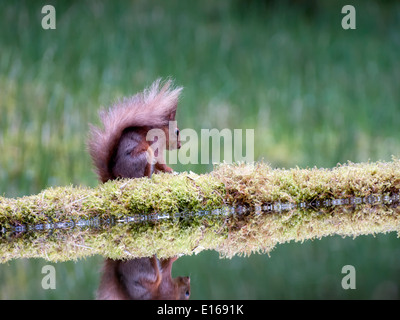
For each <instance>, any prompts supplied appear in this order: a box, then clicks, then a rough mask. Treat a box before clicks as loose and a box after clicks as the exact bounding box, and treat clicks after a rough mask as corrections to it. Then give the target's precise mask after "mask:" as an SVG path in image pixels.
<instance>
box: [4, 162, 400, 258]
mask: <svg viewBox="0 0 400 320" xmlns="http://www.w3.org/2000/svg"><path fill="white" fill-rule="evenodd" d="M399 177H400V162H399V160H397V159H393V161H392V162H389V163H384V162H376V163H364V164H353V163H348V164H346V165H338V166H337V167H335V168H333V169H317V168H312V169H299V168H295V169H289V170H283V169H272V168H271V167H270V166H268V165H267V164H264V163H255V164H252V165H244V164H235V165H226V164H224V165H221V166H218V167H216V168H215V170H214V171H213V172H211V173H210V174H205V175H196V174H193V173H190V174H189V173H181V174H179V175H170V174H159V175H154V176H153V177H152V178H151V179H147V178H142V179H125V180H119V181H111V182H107V183H105V184H102V185H99V186H98V187H97V188H94V189H90V188H85V187H73V186H69V187H58V188H49V189H46V190H43V191H42V192H41V193H40V194H38V195H33V196H27V197H22V198H16V199H11V198H4V197H0V226H1V229H11V228H14V231H13V232H6V233H2V238H1V241H0V256H1V261H2V262H5V261H8V260H10V259H14V258H19V257H43V258H46V259H48V260H52V261H64V260H71V259H78V258H81V257H85V256H89V255H94V254H100V255H103V256H106V257H110V258H120V259H122V258H133V257H141V256H150V255H152V254H155V253H156V254H157V255H158V256H159V257H167V256H172V255H177V254H188V255H189V254H193V253H197V252H200V251H202V250H208V249H211V250H217V251H218V252H220V253H221V255H222V256H227V257H231V256H233V255H248V254H251V253H253V252H269V251H270V250H272V249H273V248H274V247H275V246H276V245H277V244H279V243H284V242H288V241H304V240H307V239H315V238H321V237H324V236H329V235H333V234H340V235H343V236H353V237H354V236H358V235H360V234H375V233H380V232H392V231H397V232H399V230H400V220H399V210H400V209H399V207H397V206H395V205H391V204H383V203H382V202H381V203H379V204H370V203H368V202H367V201H364V203H361V204H354V205H339V206H334V205H328V206H325V207H318V208H317V210H312V208H311V207H310V206H304V208H303V207H302V208H297V209H296V210H294V209H292V210H286V211H285V210H284V211H279V210H278V211H277V212H260V209H259V208H261V207H262V206H264V205H266V204H271V203H272V204H273V203H277V202H283V203H284V202H290V203H295V204H301V203H304V202H306V203H308V204H310V203H313V201H314V202H315V201H316V200H320V201H323V200H324V199H349V198H351V197H353V198H354V197H367V196H374V195H375V196H383V195H398V194H399V189H400V178H399ZM237 206H243V208H252V210H250V211H247V212H246V213H241V214H240V213H236V214H230V215H227V214H226V212H231V211H232V210H233V211H234V210H235V208H237ZM260 206H261V207H260ZM257 208H258V209H257ZM257 210H258V211H257ZM157 214H158V218H157ZM163 215H164V216H163ZM165 215H167V216H165ZM160 217H161V218H160ZM128 218H131V219H137V220H139V221H137V222H129V223H122V221H124V219H128ZM82 219H85V221H89V222H90V223H91V225H88V226H79V223H80V221H82ZM90 219H96V220H90ZM65 221H70V222H74V223H75V228H74V229H73V230H69V229H68V228H66V227H60V228H57V227H55V224H56V223H58V222H65ZM46 224H53V225H52V227H51V228H50V227H46ZM16 226H24V227H25V230H22V231H21V232H20V233H18V232H17V231H18V229H15V227H16ZM35 226H41V227H42V229H46V228H50V229H51V232H49V231H45V230H44V231H39V230H30V229H29V228H32V227H35Z"/></svg>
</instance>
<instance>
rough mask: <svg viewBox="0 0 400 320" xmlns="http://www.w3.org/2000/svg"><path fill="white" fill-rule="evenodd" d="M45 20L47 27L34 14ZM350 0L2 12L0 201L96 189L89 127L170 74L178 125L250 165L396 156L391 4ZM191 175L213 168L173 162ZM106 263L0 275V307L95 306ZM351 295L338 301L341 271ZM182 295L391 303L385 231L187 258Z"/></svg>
mask: <svg viewBox="0 0 400 320" xmlns="http://www.w3.org/2000/svg"><path fill="white" fill-rule="evenodd" d="M46 4H52V5H54V7H55V9H56V29H55V30H43V29H42V27H41V20H42V18H43V16H44V15H43V14H42V13H41V9H42V7H43V6H44V5H46ZM346 4H349V3H348V1H333V0H327V1H311V0H309V1H307V0H303V1H301V0H297V1H296V0H293V1H267V0H264V1H262V0H233V1H228V0H220V1H211V0H205V1H184V0H182V1H175V0H172V1H161V0H159V1H145V0H135V1H121V0H119V1H105V0H103V1H98V0H96V1H11V0H3V1H1V2H0V194H2V195H4V196H6V197H16V196H23V195H28V194H35V193H38V192H39V191H40V190H42V189H44V188H47V187H50V186H61V185H69V184H74V185H88V186H95V185H97V183H98V182H97V180H96V177H95V175H94V173H93V171H92V167H91V162H90V159H89V156H88V154H87V152H86V148H85V139H86V136H87V132H88V122H93V123H98V118H97V110H98V109H99V107H100V106H108V105H110V104H111V103H112V102H113V101H115V100H116V99H117V98H120V97H122V96H127V95H132V94H134V93H136V92H137V91H140V90H142V89H143V88H144V87H145V86H147V85H149V84H150V83H151V82H152V81H153V80H155V79H156V78H158V77H168V76H171V77H172V78H174V79H175V80H176V83H177V84H178V85H183V86H184V87H185V89H184V93H183V97H182V99H181V102H180V105H179V109H178V116H177V118H178V122H179V126H180V128H181V129H184V128H192V129H195V130H196V131H197V132H200V129H210V128H217V129H223V128H232V129H233V128H235V129H240V128H241V129H246V128H254V130H255V159H256V160H261V159H264V160H265V161H268V162H270V163H271V164H272V165H273V166H274V167H285V168H290V167H293V166H296V165H298V166H301V167H307V166H308V167H313V166H318V167H332V166H335V165H336V164H337V163H338V162H342V163H343V162H346V161H347V160H351V161H353V162H361V161H368V160H371V161H376V160H385V161H390V160H391V156H392V155H397V156H398V155H399V154H400V130H399V129H398V128H399V119H400V59H399V58H400V4H399V3H398V2H397V1H368V0H366V1H362V2H355V3H354V4H353V5H354V6H355V9H356V30H343V29H342V27H341V20H342V18H343V16H344V15H343V14H342V13H341V9H342V7H343V6H344V5H346ZM174 169H175V170H177V171H183V170H192V171H195V172H198V173H202V172H207V171H210V170H211V169H212V166H211V165H191V164H189V165H184V166H183V165H176V166H174ZM101 260H102V259H101V257H91V258H88V259H86V260H80V261H77V262H66V263H57V264H54V265H55V266H56V272H57V278H56V279H57V288H56V289H55V290H43V289H42V288H41V280H42V277H43V276H44V275H43V274H41V268H42V267H43V266H44V265H46V264H48V263H47V262H46V261H45V260H40V259H37V260H17V261H12V262H10V263H7V264H3V265H0V298H3V299H30V298H34V299H92V298H93V297H94V292H95V290H96V287H97V284H98V279H99V269H100V266H101ZM347 264H350V265H353V266H354V267H355V268H356V272H357V273H356V275H357V278H356V281H357V282H356V285H357V288H356V290H343V289H342V287H341V280H342V277H343V276H344V274H341V269H342V267H343V266H344V265H347ZM174 274H175V275H187V274H189V275H190V276H191V278H192V282H191V283H192V298H193V299H265V298H281V299H289V298H290V299H292V298H293V299H294V298H303V299H308V298H316V299H319V298H345V299H347V298H362V299H374V298H399V297H400V241H399V240H398V239H397V235H396V234H389V235H378V236H376V237H372V236H368V237H367V236H363V237H359V238H356V239H354V240H353V239H350V238H346V239H342V238H340V237H329V238H324V239H321V240H315V241H307V242H305V243H303V244H301V243H290V244H282V245H279V246H277V247H276V248H275V250H273V251H272V252H271V253H270V255H269V256H268V255H257V254H255V255H252V256H251V257H248V258H242V257H236V258H233V259H232V260H226V259H219V257H218V254H217V253H215V252H202V253H200V254H199V255H197V256H189V257H182V258H181V259H180V260H178V261H177V262H176V264H175V269H174Z"/></svg>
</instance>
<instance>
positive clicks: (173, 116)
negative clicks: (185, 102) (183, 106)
mask: <svg viewBox="0 0 400 320" xmlns="http://www.w3.org/2000/svg"><path fill="white" fill-rule="evenodd" d="M175 115H176V110H174V111H172V112H171V114H170V115H169V120H170V121H175Z"/></svg>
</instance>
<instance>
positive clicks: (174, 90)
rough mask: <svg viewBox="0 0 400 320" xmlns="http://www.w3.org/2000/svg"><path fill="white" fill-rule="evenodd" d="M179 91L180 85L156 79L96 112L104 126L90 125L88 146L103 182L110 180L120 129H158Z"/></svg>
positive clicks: (174, 102)
mask: <svg viewBox="0 0 400 320" xmlns="http://www.w3.org/2000/svg"><path fill="white" fill-rule="evenodd" d="M181 91H182V87H173V83H172V80H167V81H165V82H163V81H161V79H158V80H156V81H155V82H153V84H152V85H151V86H150V87H149V88H147V89H145V90H144V91H143V92H141V93H138V94H136V95H134V96H132V97H130V98H124V99H123V100H122V101H119V102H117V103H116V104H114V105H113V106H112V107H110V108H109V109H108V110H101V111H100V112H99V115H100V119H101V121H102V123H103V128H98V127H96V126H93V125H90V131H89V139H88V149H89V153H90V156H91V157H92V160H93V163H94V165H95V167H96V173H97V175H98V176H99V179H100V180H101V181H102V182H106V181H108V180H110V179H111V173H110V167H109V166H110V161H111V160H112V156H113V154H114V152H115V150H116V148H117V147H118V143H119V140H120V138H121V135H122V132H123V131H124V130H125V129H127V128H130V127H144V126H149V127H155V128H161V127H163V126H166V125H168V121H169V118H170V115H171V113H172V112H175V111H176V108H177V105H178V99H179V95H180V93H181Z"/></svg>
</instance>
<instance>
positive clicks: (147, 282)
mask: <svg viewBox="0 0 400 320" xmlns="http://www.w3.org/2000/svg"><path fill="white" fill-rule="evenodd" d="M181 91H182V88H181V87H178V88H173V87H172V82H171V81H170V80H169V81H166V82H164V83H162V82H161V80H156V81H155V82H154V83H153V84H152V85H151V86H150V87H149V88H148V89H146V90H144V91H143V92H142V93H138V94H136V95H134V96H133V97H131V98H127V99H124V100H122V101H121V102H119V103H117V104H115V105H113V106H112V107H111V108H110V109H109V110H108V111H105V110H102V111H100V118H101V121H102V123H103V129H100V128H97V127H95V126H93V125H91V127H90V133H89V140H88V148H89V152H90V155H91V157H92V160H93V163H94V165H95V167H96V172H97V175H98V177H99V179H100V181H101V182H106V181H108V180H114V179H117V178H140V177H151V175H152V174H153V173H157V172H172V169H171V168H170V167H168V166H167V165H166V164H165V160H164V151H165V149H169V150H172V149H176V148H178V149H179V148H180V146H181V144H180V140H179V129H178V128H177V127H176V126H174V124H176V122H175V115H176V108H177V105H178V98H179V94H180V93H181ZM171 124H172V125H171ZM176 259H177V257H173V258H168V259H161V260H159V259H157V258H156V256H153V257H151V258H138V259H132V260H125V261H124V260H112V259H106V260H105V263H104V267H103V274H102V277H101V281H100V286H99V289H98V292H97V298H98V299H112V300H115V299H135V300H137V299H188V298H189V296H190V278H189V277H177V278H172V277H171V269H172V264H173V262H174V261H175V260H176Z"/></svg>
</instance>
